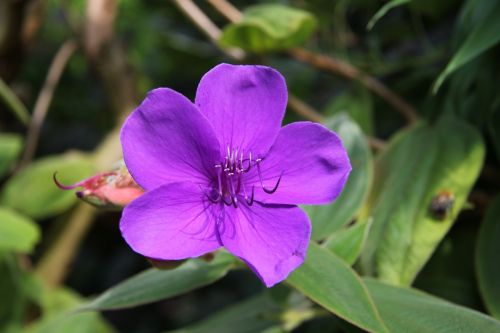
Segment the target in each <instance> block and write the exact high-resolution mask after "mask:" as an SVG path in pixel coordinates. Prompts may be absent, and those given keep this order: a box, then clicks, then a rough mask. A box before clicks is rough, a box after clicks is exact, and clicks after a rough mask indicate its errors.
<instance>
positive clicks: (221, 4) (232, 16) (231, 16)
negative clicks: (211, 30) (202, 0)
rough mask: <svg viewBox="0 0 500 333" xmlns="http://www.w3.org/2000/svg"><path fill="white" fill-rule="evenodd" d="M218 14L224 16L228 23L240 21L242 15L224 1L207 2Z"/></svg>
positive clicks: (212, 0)
mask: <svg viewBox="0 0 500 333" xmlns="http://www.w3.org/2000/svg"><path fill="white" fill-rule="evenodd" d="M207 1H208V2H209V3H210V4H211V5H212V6H213V7H214V8H215V9H217V11H219V13H221V14H222V15H224V16H225V17H226V18H227V19H228V20H229V21H231V22H233V23H235V22H239V21H241V18H242V17H243V14H242V13H241V12H240V11H239V10H238V8H236V7H234V6H233V4H232V3H230V2H228V1H226V0H207Z"/></svg>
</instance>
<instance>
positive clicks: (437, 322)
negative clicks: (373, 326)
mask: <svg viewBox="0 0 500 333" xmlns="http://www.w3.org/2000/svg"><path fill="white" fill-rule="evenodd" d="M365 283H366V286H367V287H368V289H369V291H370V293H371V295H372V297H373V299H374V301H375V304H376V305H377V308H378V309H379V311H380V315H381V316H382V319H383V320H384V322H385V323H386V325H387V326H388V328H389V330H390V331H391V332H405V333H422V332H439V333H471V332H474V333H492V332H500V322H498V321H496V320H495V319H493V318H491V317H488V316H486V315H484V314H482V313H479V312H477V311H474V310H471V309H468V308H465V307H462V306H458V305H455V304H453V303H449V302H447V301H444V300H441V299H439V298H437V297H434V296H430V295H428V294H425V293H423V292H421V291H417V290H415V289H408V288H400V287H393V286H389V285H386V284H383V283H381V282H378V281H375V280H371V279H368V280H365Z"/></svg>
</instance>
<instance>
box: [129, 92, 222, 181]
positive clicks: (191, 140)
mask: <svg viewBox="0 0 500 333" xmlns="http://www.w3.org/2000/svg"><path fill="white" fill-rule="evenodd" d="M121 142H122V146H123V156H124V159H125V164H126V165H127V168H128V169H129V171H130V173H131V175H132V177H133V178H134V180H135V181H136V182H137V183H138V184H139V185H140V186H141V187H142V188H144V189H146V190H151V189H153V188H155V187H157V186H160V185H163V184H166V183H171V182H179V181H191V182H195V183H200V184H206V183H207V182H208V179H209V178H213V175H214V172H215V170H214V167H213V166H214V164H215V163H216V162H219V161H220V153H219V143H218V141H217V138H216V136H215V133H214V131H213V128H212V127H211V125H210V123H209V122H208V121H207V119H206V118H205V116H203V114H201V112H199V110H198V109H197V108H196V106H195V105H194V104H193V103H191V101H189V100H188V99H187V98H186V97H184V96H183V95H181V94H179V93H177V92H175V91H173V90H171V89H167V88H159V89H155V90H152V91H150V92H149V93H148V95H147V97H146V99H145V100H144V101H143V102H142V104H141V105H139V107H138V108H137V109H136V110H135V111H134V112H132V114H131V115H130V116H129V117H128V119H127V121H126V122H125V125H123V128H122V131H121Z"/></svg>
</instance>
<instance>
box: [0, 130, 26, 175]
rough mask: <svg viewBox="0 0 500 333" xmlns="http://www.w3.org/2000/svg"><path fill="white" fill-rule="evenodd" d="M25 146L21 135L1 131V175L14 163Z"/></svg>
mask: <svg viewBox="0 0 500 333" xmlns="http://www.w3.org/2000/svg"><path fill="white" fill-rule="evenodd" d="M22 147H23V140H22V138H21V136H19V135H17V134H10V133H0V177H2V176H3V175H4V174H5V173H6V172H7V171H9V169H10V167H11V166H12V165H13V164H14V162H15V161H16V159H17V158H18V156H19V153H20V152H21V149H22Z"/></svg>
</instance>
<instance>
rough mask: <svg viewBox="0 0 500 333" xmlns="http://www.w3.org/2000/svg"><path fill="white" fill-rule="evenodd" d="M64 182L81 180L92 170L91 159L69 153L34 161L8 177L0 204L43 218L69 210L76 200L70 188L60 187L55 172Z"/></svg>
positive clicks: (33, 216) (0, 197)
mask: <svg viewBox="0 0 500 333" xmlns="http://www.w3.org/2000/svg"><path fill="white" fill-rule="evenodd" d="M56 171H57V172H58V173H57V176H58V179H59V180H60V181H61V182H62V183H63V184H71V183H75V182H77V181H80V180H82V179H84V178H86V177H88V176H90V175H91V174H92V172H93V165H92V160H91V159H90V158H89V157H87V156H85V155H82V154H77V153H70V154H64V155H57V156H52V157H46V158H43V159H41V160H38V161H35V162H34V163H32V164H31V165H29V166H28V167H26V168H25V169H23V170H22V171H20V172H19V173H18V174H16V175H15V176H13V177H12V178H10V179H9V181H8V182H7V183H6V185H5V188H4V191H3V192H2V195H1V196H0V204H2V205H3V206H7V207H10V208H12V209H15V210H17V211H19V212H21V213H23V214H25V215H27V216H30V217H32V218H44V217H48V216H51V215H54V214H58V213H60V212H63V211H64V210H66V209H68V208H69V207H70V206H71V205H73V204H74V203H75V201H76V200H77V198H76V196H75V193H74V192H73V191H63V190H61V189H59V188H58V187H57V186H56V185H55V184H54V181H53V179H52V177H53V174H54V172H56Z"/></svg>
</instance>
